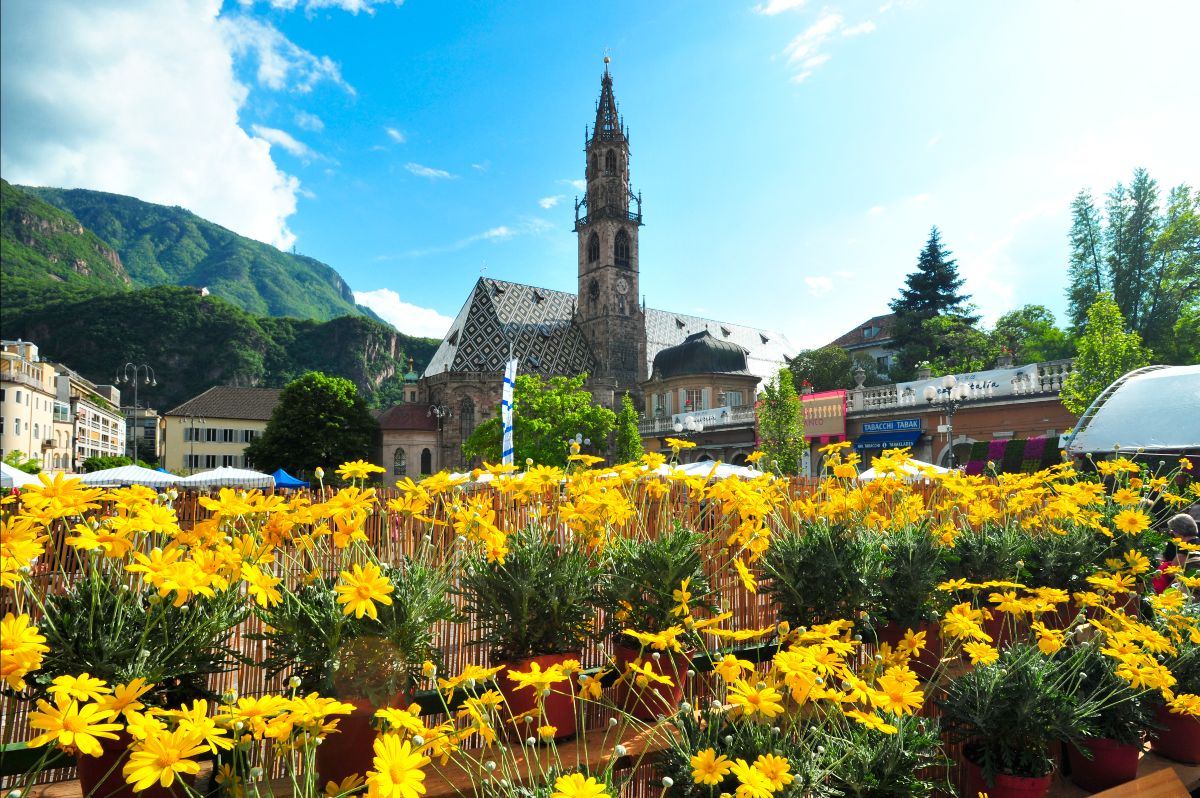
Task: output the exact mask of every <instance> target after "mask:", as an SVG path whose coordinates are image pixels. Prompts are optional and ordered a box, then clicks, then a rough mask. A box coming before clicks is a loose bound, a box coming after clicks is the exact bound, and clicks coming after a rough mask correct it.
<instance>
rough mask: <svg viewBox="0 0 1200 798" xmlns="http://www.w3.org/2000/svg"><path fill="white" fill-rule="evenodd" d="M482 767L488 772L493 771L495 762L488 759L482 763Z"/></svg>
mask: <svg viewBox="0 0 1200 798" xmlns="http://www.w3.org/2000/svg"><path fill="white" fill-rule="evenodd" d="M483 769H484V770H486V771H487V772H488V773H494V772H495V771H496V763H495V762H493V761H492V760H490V759H489V760H488V761H486V762H484V763H483Z"/></svg>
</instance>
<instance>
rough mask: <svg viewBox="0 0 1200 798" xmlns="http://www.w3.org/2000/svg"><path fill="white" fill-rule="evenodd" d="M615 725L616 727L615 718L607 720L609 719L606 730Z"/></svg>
mask: <svg viewBox="0 0 1200 798" xmlns="http://www.w3.org/2000/svg"><path fill="white" fill-rule="evenodd" d="M616 725H617V719H616V718H609V719H608V728H610V729H611V728H612V727H613V726H616Z"/></svg>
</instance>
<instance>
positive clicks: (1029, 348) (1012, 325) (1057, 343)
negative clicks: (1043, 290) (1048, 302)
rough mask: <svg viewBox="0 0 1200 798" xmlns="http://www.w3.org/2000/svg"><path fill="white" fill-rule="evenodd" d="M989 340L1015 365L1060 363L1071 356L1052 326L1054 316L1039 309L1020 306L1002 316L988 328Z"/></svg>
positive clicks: (1063, 337)
mask: <svg viewBox="0 0 1200 798" xmlns="http://www.w3.org/2000/svg"><path fill="white" fill-rule="evenodd" d="M992 340H993V342H994V344H995V346H996V348H997V349H999V350H1000V351H1001V352H1007V353H1008V354H1010V355H1012V358H1013V362H1014V363H1016V364H1018V365H1023V364H1025V363H1042V362H1045V361H1047V360H1060V359H1062V358H1067V357H1070V356H1071V354H1072V352H1073V348H1072V346H1071V343H1070V341H1068V340H1067V334H1066V333H1065V332H1063V331H1062V330H1060V329H1059V328H1058V327H1057V326H1056V325H1055V323H1054V314H1053V313H1051V312H1050V310H1048V309H1047V308H1046V307H1045V306H1043V305H1024V306H1022V307H1019V308H1017V309H1016V310H1010V311H1009V312H1008V313H1005V314H1004V315H1003V316H1001V317H1000V318H999V319H997V320H996V326H995V327H993V328H992Z"/></svg>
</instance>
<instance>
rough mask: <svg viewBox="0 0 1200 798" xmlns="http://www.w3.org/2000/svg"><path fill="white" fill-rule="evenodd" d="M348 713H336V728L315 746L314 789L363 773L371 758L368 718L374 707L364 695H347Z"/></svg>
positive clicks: (372, 744)
mask: <svg viewBox="0 0 1200 798" xmlns="http://www.w3.org/2000/svg"><path fill="white" fill-rule="evenodd" d="M346 703H347V704H353V705H354V711H353V712H351V713H350V714H349V715H340V716H338V725H337V731H335V732H332V733H330V734H327V735H325V739H323V740H322V741H321V744H320V745H318V746H317V753H316V764H317V790H318V791H321V790H324V789H325V785H326V784H328V783H329V782H331V781H332V782H334V783H335V784H341V783H342V781H344V780H345V779H347V778H349V777H350V776H353V775H355V774H358V775H361V776H364V777H365V776H366V774H367V771H368V770H370V769H371V765H372V762H373V760H374V758H375V729H374V727H372V726H371V718H373V717H375V710H376V707H375V705H374V704H372V703H371V702H369V701H366V700H364V699H348V700H346Z"/></svg>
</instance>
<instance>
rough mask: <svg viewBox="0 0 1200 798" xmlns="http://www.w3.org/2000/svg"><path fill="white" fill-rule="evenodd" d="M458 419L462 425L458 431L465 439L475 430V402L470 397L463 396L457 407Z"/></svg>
mask: <svg viewBox="0 0 1200 798" xmlns="http://www.w3.org/2000/svg"><path fill="white" fill-rule="evenodd" d="M458 420H459V423H460V424H461V425H462V426H461V428H460V430H459V432H460V433H461V434H462V439H463V440H464V441H465V440H466V439H467V438H469V437H471V433H472V432H474V431H475V403H474V402H472V401H471V397H469V396H464V397H463V400H462V404H460V405H459V408H458Z"/></svg>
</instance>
